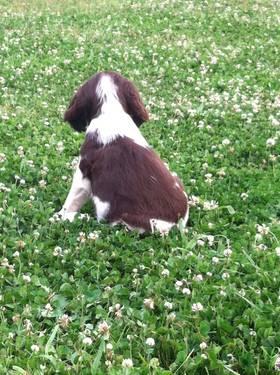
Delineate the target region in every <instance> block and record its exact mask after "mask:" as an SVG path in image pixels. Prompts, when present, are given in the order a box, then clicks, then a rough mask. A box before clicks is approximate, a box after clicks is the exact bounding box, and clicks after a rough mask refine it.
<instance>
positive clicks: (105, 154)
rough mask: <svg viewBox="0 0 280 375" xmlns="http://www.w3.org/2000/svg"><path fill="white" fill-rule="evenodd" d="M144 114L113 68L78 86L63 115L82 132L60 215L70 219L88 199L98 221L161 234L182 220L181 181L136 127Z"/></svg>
mask: <svg viewBox="0 0 280 375" xmlns="http://www.w3.org/2000/svg"><path fill="white" fill-rule="evenodd" d="M148 119H149V115H148V112H147V110H146V108H145V106H144V104H143V102H142V100H141V98H140V94H139V93H138V91H137V89H136V88H135V86H134V85H133V83H132V82H131V81H129V80H128V79H126V78H124V77H123V76H121V75H120V74H118V73H116V72H100V73H97V74H95V75H94V76H92V77H91V78H90V79H89V80H88V81H87V82H85V83H84V84H83V85H82V86H81V87H80V88H79V89H78V91H77V93H76V94H75V95H74V97H73V98H72V100H71V102H70V105H69V107H68V109H67V110H66V112H65V114H64V121H66V122H68V123H69V124H70V125H71V126H72V127H73V128H74V129H75V130H76V131H78V132H85V141H84V144H83V145H82V147H81V150H80V157H79V163H78V167H77V169H76V171H75V173H74V177H73V182H72V186H71V189H70V192H69V194H68V196H67V199H66V201H65V203H64V205H63V207H62V209H61V210H60V211H59V213H58V215H59V217H60V218H61V219H62V220H70V221H73V220H74V217H75V215H76V214H77V213H78V211H79V210H80V209H81V207H82V206H83V204H84V203H85V202H86V201H87V200H88V199H92V201H93V203H94V205H95V210H96V216H97V220H98V221H102V220H105V221H107V222H108V223H110V224H111V225H117V224H123V225H125V226H126V227H127V228H128V229H129V230H137V231H138V232H140V233H144V232H155V231H158V232H160V233H161V234H166V233H168V232H169V230H170V229H171V228H172V227H173V226H175V225H177V224H178V222H179V221H181V222H182V224H183V226H185V225H186V223H187V220H188V216H189V205H188V197H187V194H186V193H185V191H184V187H183V185H182V183H181V181H180V180H179V178H178V177H177V175H176V174H174V173H171V172H170V171H169V169H168V167H167V166H166V164H165V163H164V162H163V161H162V160H161V159H160V157H159V156H158V155H157V154H156V153H155V151H154V150H153V149H152V148H151V147H150V146H149V144H148V143H147V141H146V139H145V138H144V137H143V135H142V134H141V132H140V130H139V127H140V125H141V124H142V123H144V122H145V121H148Z"/></svg>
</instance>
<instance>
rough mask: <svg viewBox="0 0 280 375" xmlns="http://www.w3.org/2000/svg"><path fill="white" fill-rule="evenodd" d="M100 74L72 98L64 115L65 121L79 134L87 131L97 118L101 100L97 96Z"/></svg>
mask: <svg viewBox="0 0 280 375" xmlns="http://www.w3.org/2000/svg"><path fill="white" fill-rule="evenodd" d="M97 82H98V74H96V75H94V76H93V77H92V78H91V79H90V80H89V81H87V82H86V83H85V84H83V85H82V86H81V87H80V88H79V89H78V91H77V93H76V94H75V95H74V97H73V98H72V100H71V102H70V104H69V107H68V109H67V110H66V112H65V114H64V121H67V122H69V124H70V125H71V126H72V127H73V128H74V129H75V130H77V131H78V132H82V131H85V130H86V128H87V126H88V125H89V123H90V122H91V120H92V119H93V118H94V117H95V116H96V114H97V112H98V108H99V105H100V103H99V100H98V98H97V94H96V85H97Z"/></svg>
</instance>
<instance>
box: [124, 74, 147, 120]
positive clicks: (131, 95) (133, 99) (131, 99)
mask: <svg viewBox="0 0 280 375" xmlns="http://www.w3.org/2000/svg"><path fill="white" fill-rule="evenodd" d="M125 81H126V82H125V83H124V94H125V99H126V104H127V110H128V114H129V115H130V116H131V117H132V119H133V121H134V122H135V124H136V125H137V126H140V125H142V124H143V122H145V121H148V120H149V114H148V112H147V110H146V108H145V106H144V104H143V102H142V99H141V97H140V94H139V92H138V91H137V89H136V87H135V86H134V85H133V83H132V82H130V81H129V80H125Z"/></svg>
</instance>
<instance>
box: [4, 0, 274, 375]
mask: <svg viewBox="0 0 280 375" xmlns="http://www.w3.org/2000/svg"><path fill="white" fill-rule="evenodd" d="M0 13H1V15H2V16H1V23H0V40H1V46H0V48H1V51H0V67H1V68H0V91H1V95H0V119H1V124H0V139H1V150H0V153H1V154H0V162H1V164H0V171H1V184H0V199H1V202H0V226H1V228H2V230H1V234H0V243H1V254H0V257H1V258H0V260H1V266H0V275H1V277H0V288H1V289H0V336H1V342H0V358H1V360H0V373H1V374H12V375H17V374H26V375H27V374H32V375H39V374H54V373H59V374H69V373H71V374H106V373H108V374H112V375H117V374H176V375H180V374H207V375H208V374H252V375H256V374H260V375H264V374H273V373H274V372H275V371H276V370H277V368H279V367H280V364H279V362H280V358H279V355H280V353H279V348H280V320H279V313H280V293H279V272H280V248H279V247H280V245H279V234H280V229H279V223H280V221H279V220H280V218H279V216H280V203H279V202H280V200H279V198H280V194H279V186H280V170H279V135H280V128H279V124H280V120H279V118H280V116H279V115H280V91H279V90H280V87H279V86H280V85H279V82H280V81H279V79H280V70H279V43H280V33H279V17H280V13H279V7H277V1H272V0H271V1H265V0H263V1H231V2H228V1H223V0H219V1H218V2H217V1H214V0H210V1H208V2H205V1H186V0H176V1H171V0H168V1H167V0H166V1H164V0H161V1H159V0H153V1H134V2H133V1H128V0H122V1H119V2H117V1H106V2H101V1H98V2H89V1H84V0H80V1H78V2H74V1H56V2H54V1H38V2H37V1H30V2H20V1H5V0H0ZM100 70H116V71H118V72H121V73H122V74H123V75H124V76H126V77H128V78H130V79H131V80H133V81H134V82H135V83H136V85H137V86H138V87H139V89H140V90H141V93H142V95H143V99H144V102H145V103H146V105H147V107H148V108H149V111H150V113H151V121H150V122H149V123H147V124H145V125H144V126H143V127H142V132H143V134H144V135H145V137H146V138H147V139H148V141H149V143H150V144H151V145H152V146H153V147H154V148H155V149H156V150H157V151H158V153H159V154H160V155H161V157H162V158H163V159H164V160H166V161H168V162H169V165H170V167H171V168H172V170H174V171H176V172H177V173H178V175H179V176H180V177H181V178H182V180H183V182H184V184H185V188H186V191H187V192H188V194H189V195H190V197H191V203H192V206H193V207H192V209H191V216H190V224H189V227H188V231H186V232H185V231H183V230H181V231H180V230H173V231H172V232H171V233H170V235H169V236H168V237H165V238H161V237H159V236H146V237H144V238H141V237H139V236H138V235H137V234H135V233H127V232H126V231H125V230H124V229H123V228H117V229H116V228H110V227H109V226H107V225H106V224H98V223H97V222H96V220H95V219H94V213H93V211H92V207H91V205H87V206H86V207H85V208H84V209H83V211H82V212H83V213H87V214H89V215H90V220H89V221H87V220H86V217H85V216H84V217H83V218H81V219H77V220H76V221H75V222H74V223H72V224H71V223H68V222H65V223H61V222H59V223H57V222H51V221H50V218H51V217H52V215H53V213H54V212H56V211H58V210H59V209H60V208H61V205H62V203H63V201H64V199H65V197H66V195H67V192H68V189H69V186H70V183H71V179H72V173H73V169H72V166H71V165H72V164H71V163H72V160H73V158H74V157H76V156H77V155H78V151H79V147H80V145H81V143H82V141H83V135H81V134H75V133H74V132H73V131H72V129H71V128H70V127H68V126H67V125H66V124H64V123H63V122H62V114H63V111H64V110H65V108H66V106H67V105H68V103H69V100H70V97H71V96H72V94H73V92H74V90H75V89H76V88H77V87H78V86H79V85H80V84H81V83H82V82H84V81H85V80H86V79H87V78H88V77H90V76H91V75H92V74H94V73H95V72H97V71H100ZM147 339H149V340H147ZM151 339H154V342H153V340H151ZM153 344H154V345H153Z"/></svg>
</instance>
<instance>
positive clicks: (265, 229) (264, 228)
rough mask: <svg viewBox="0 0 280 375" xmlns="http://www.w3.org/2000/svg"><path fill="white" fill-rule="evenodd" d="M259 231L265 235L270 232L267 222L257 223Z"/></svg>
mask: <svg viewBox="0 0 280 375" xmlns="http://www.w3.org/2000/svg"><path fill="white" fill-rule="evenodd" d="M257 231H258V232H259V233H260V234H261V235H262V236H265V235H267V234H268V233H269V227H268V226H267V225H265V224H261V225H260V224H257Z"/></svg>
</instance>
